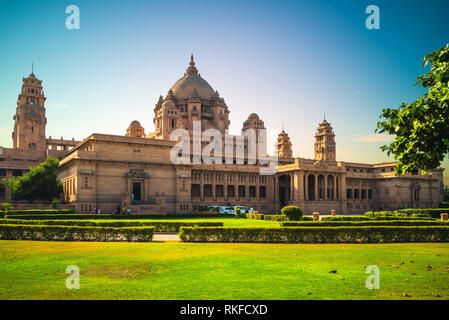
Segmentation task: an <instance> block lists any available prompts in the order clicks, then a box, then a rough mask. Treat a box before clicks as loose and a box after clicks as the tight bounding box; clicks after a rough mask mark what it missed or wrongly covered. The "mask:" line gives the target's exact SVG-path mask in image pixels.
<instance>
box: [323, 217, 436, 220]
mask: <svg viewBox="0 0 449 320" xmlns="http://www.w3.org/2000/svg"><path fill="white" fill-rule="evenodd" d="M376 220H434V219H433V218H430V217H396V216H389V217H375V218H370V217H366V216H338V217H332V216H328V217H322V218H321V221H376Z"/></svg>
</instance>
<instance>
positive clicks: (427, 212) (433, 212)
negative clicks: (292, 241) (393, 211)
mask: <svg viewBox="0 0 449 320" xmlns="http://www.w3.org/2000/svg"><path fill="white" fill-rule="evenodd" d="M397 212H399V213H404V214H406V215H407V216H411V215H419V216H428V217H431V218H436V219H439V218H440V217H441V214H442V213H449V209H447V208H446V209H442V208H436V209H433V208H430V209H400V210H397Z"/></svg>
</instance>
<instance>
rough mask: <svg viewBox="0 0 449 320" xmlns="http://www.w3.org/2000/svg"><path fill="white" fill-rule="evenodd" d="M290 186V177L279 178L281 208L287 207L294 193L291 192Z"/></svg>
mask: <svg viewBox="0 0 449 320" xmlns="http://www.w3.org/2000/svg"><path fill="white" fill-rule="evenodd" d="M290 184H291V180H290V176H289V175H282V176H279V203H280V205H281V208H283V207H285V206H287V205H288V202H289V200H290V193H291V192H292V191H291V190H290Z"/></svg>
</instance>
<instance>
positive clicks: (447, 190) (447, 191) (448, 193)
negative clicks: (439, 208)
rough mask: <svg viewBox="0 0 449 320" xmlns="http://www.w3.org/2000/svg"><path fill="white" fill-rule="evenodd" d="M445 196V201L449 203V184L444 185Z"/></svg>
mask: <svg viewBox="0 0 449 320" xmlns="http://www.w3.org/2000/svg"><path fill="white" fill-rule="evenodd" d="M443 198H444V202H446V203H448V205H449V186H446V185H444V186H443Z"/></svg>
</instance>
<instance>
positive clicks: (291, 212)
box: [281, 206, 302, 221]
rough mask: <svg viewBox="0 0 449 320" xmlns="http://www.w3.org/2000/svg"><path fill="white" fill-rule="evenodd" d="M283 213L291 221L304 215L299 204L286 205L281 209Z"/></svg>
mask: <svg viewBox="0 0 449 320" xmlns="http://www.w3.org/2000/svg"><path fill="white" fill-rule="evenodd" d="M281 212H282V214H283V215H285V216H286V217H287V219H288V220H290V221H298V220H300V219H301V217H302V210H301V209H300V208H299V207H297V206H286V207H283V208H282V209H281Z"/></svg>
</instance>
